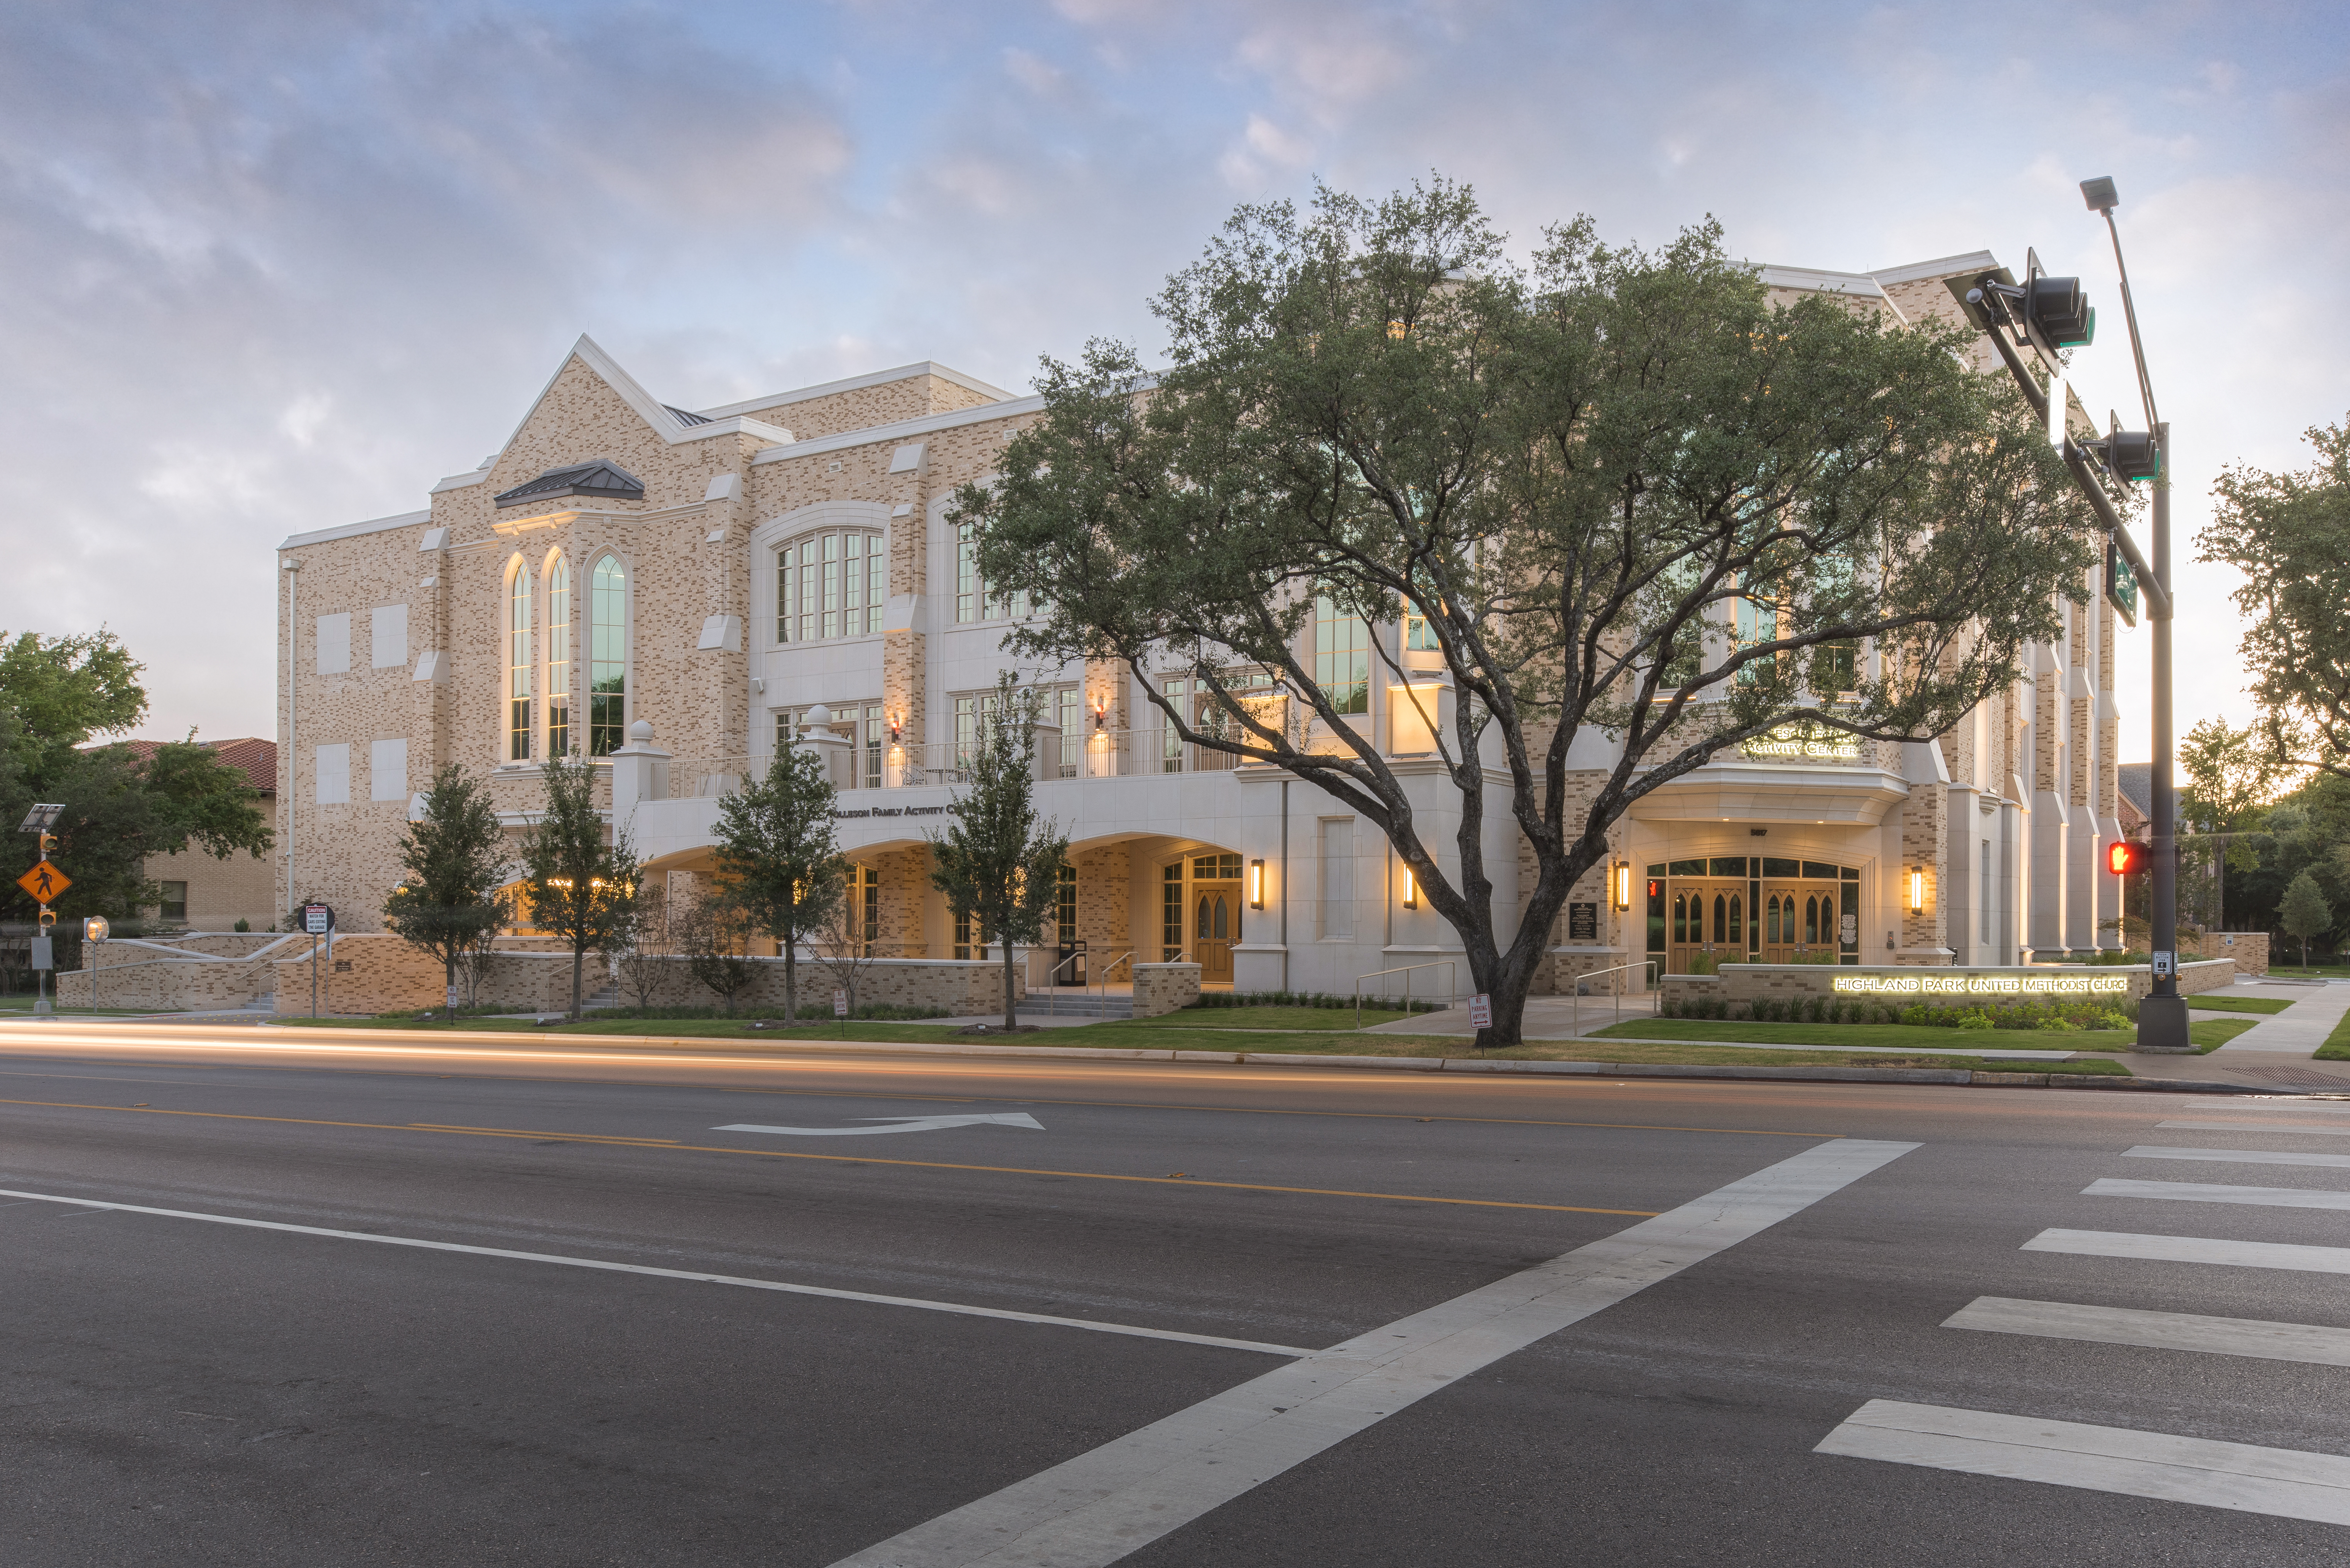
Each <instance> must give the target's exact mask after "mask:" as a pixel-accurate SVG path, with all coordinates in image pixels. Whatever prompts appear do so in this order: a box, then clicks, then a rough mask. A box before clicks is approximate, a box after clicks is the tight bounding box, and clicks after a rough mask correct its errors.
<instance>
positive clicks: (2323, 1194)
mask: <svg viewBox="0 0 2350 1568" xmlns="http://www.w3.org/2000/svg"><path fill="white" fill-rule="evenodd" d="M2081 1195H2082V1196H2083V1197H2084V1198H2165V1199H2174V1200H2176V1201H2178V1202H2183V1203H2257V1204H2261V1205H2262V1206H2264V1207H2267V1208H2270V1209H2350V1192H2332V1191H2326V1190H2323V1189H2311V1188H2303V1187H2229V1186H2225V1185H2222V1184H2220V1183H2218V1182H2207V1181H2126V1180H2123V1179H2118V1178H2116V1177H2110V1176H2108V1177H2105V1178H2102V1179H2098V1180H2095V1181H2093V1182H2091V1183H2089V1185H2088V1186H2086V1187H2084V1188H2083V1189H2081Z"/></svg>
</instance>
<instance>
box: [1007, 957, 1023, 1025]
mask: <svg viewBox="0 0 2350 1568" xmlns="http://www.w3.org/2000/svg"><path fill="white" fill-rule="evenodd" d="M1019 1027H1020V1003H1019V1002H1018V1000H1017V999H1015V998H1014V996H1013V994H1012V944H1011V943H1010V942H1006V943H1004V944H1003V1028H1004V1032H1005V1033H1010V1032H1011V1031H1013V1030H1015V1029H1017V1028H1019Z"/></svg>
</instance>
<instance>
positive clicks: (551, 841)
mask: <svg viewBox="0 0 2350 1568" xmlns="http://www.w3.org/2000/svg"><path fill="white" fill-rule="evenodd" d="M544 772H545V774H546V807H545V808H544V810H543V811H542V812H541V813H540V815H539V818H538V820H537V821H536V822H534V823H532V824H531V825H530V827H529V829H528V830H527V831H526V832H525V833H524V835H523V840H522V866H523V877H522V882H523V889H524V894H525V897H526V898H528V899H529V900H530V919H531V923H532V924H533V925H535V926H536V927H537V928H538V929H540V930H542V931H546V932H549V933H551V934H553V935H555V936H558V937H561V938H562V939H563V940H565V941H567V942H568V943H570V944H571V1012H570V1017H571V1019H572V1021H573V1022H574V1023H577V1021H578V1018H579V982H580V977H581V973H582V971H583V970H584V969H585V968H586V965H587V955H588V954H589V953H591V952H597V953H605V952H610V951H612V950H614V949H615V948H616V947H618V946H619V945H621V944H624V943H625V942H626V941H627V940H628V934H629V926H630V924H631V918H632V916H633V913H634V910H635V906H636V898H637V857H636V854H635V852H634V851H633V850H631V849H630V848H629V836H628V834H627V833H626V832H625V831H623V830H622V829H620V828H619V827H617V826H616V827H614V828H613V829H612V831H611V840H610V842H609V843H607V842H606V841H605V828H604V818H603V816H602V815H601V814H600V813H599V812H598V811H597V809H596V766H595V764H594V763H590V762H588V761H587V759H586V758H584V757H582V758H579V759H577V760H571V759H567V758H563V757H549V758H548V759H547V761H546V768H545V770H544Z"/></svg>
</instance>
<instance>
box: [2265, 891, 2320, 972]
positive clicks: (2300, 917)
mask: <svg viewBox="0 0 2350 1568" xmlns="http://www.w3.org/2000/svg"><path fill="white" fill-rule="evenodd" d="M2277 923H2278V924H2279V925H2281V926H2282V927H2283V928H2284V931H2285V935H2287V936H2289V937H2298V938H2299V939H2300V940H2301V967H2302V968H2303V969H2307V968H2308V967H2309V939H2310V938H2312V937H2317V936H2323V935H2324V934H2325V931H2326V929H2327V928H2328V927H2330V926H2332V925H2333V924H2334V911H2333V910H2332V909H2328V908H2327V907H2326V904H2325V895H2324V892H2322V891H2320V890H2319V888H2318V886H2317V878H2316V877H2313V876H2311V875H2310V874H2309V873H2308V872H2307V871H2303V872H2302V873H2301V874H2300V875H2299V876H2297V877H2294V878H2293V881H2292V882H2291V883H2290V884H2289V885H2288V886H2287V887H2286V888H2285V890H2284V904H2283V906H2282V908H2281V909H2278V910H2277Z"/></svg>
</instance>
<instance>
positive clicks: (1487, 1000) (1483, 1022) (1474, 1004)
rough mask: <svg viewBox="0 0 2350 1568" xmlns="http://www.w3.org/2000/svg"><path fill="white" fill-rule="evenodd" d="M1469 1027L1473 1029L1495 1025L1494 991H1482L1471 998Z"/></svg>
mask: <svg viewBox="0 0 2350 1568" xmlns="http://www.w3.org/2000/svg"><path fill="white" fill-rule="evenodd" d="M1469 1027H1470V1028H1471V1029H1491V1028H1492V1027H1493V993H1492V992H1488V991H1481V992H1478V993H1477V994H1476V995H1474V996H1472V997H1471V998H1470V999H1469Z"/></svg>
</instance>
